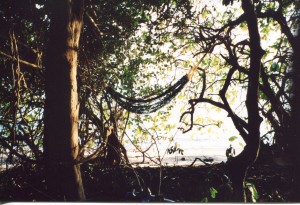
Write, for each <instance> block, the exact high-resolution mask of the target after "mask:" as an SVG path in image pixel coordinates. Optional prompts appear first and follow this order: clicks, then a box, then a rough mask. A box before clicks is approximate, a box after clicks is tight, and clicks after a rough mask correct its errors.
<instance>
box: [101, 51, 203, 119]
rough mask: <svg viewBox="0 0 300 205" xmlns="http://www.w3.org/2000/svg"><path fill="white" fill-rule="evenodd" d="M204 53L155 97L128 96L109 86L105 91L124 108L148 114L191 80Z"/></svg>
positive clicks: (161, 105)
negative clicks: (182, 74)
mask: <svg viewBox="0 0 300 205" xmlns="http://www.w3.org/2000/svg"><path fill="white" fill-rule="evenodd" d="M206 54H207V53H205V54H204V55H203V56H202V58H201V59H200V60H199V61H198V62H197V63H196V64H195V65H194V66H193V67H192V68H191V69H190V70H189V71H188V73H187V74H186V75H184V76H183V77H181V78H180V79H179V80H178V81H177V82H176V83H175V84H174V85H171V86H170V87H169V88H167V89H166V90H165V91H164V92H162V93H160V94H159V95H157V96H155V97H149V98H129V97H126V96H124V95H122V94H121V93H119V92H117V91H115V90H114V89H113V88H111V87H109V86H108V87H106V92H107V93H108V94H109V95H110V96H111V97H112V98H113V99H114V100H115V101H116V102H117V103H118V104H119V105H120V106H121V107H123V108H124V109H126V110H128V111H130V112H133V113H137V114H148V113H152V112H155V111H157V110H158V109H160V108H162V107H163V106H164V105H166V104H168V103H169V102H170V101H171V100H172V99H173V98H174V97H175V96H176V95H177V94H178V93H179V92H180V91H181V90H182V89H183V88H184V86H185V85H186V84H187V82H189V81H191V79H192V77H193V75H194V73H195V71H196V70H197V68H198V67H199V65H200V64H201V62H202V61H203V59H204V57H205V56H206Z"/></svg>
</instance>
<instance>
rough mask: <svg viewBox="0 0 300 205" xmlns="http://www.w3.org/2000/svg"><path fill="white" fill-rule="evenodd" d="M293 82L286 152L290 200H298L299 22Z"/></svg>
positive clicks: (299, 155)
mask: <svg viewBox="0 0 300 205" xmlns="http://www.w3.org/2000/svg"><path fill="white" fill-rule="evenodd" d="M292 77H293V84H292V104H291V110H292V113H291V130H290V133H291V134H290V135H291V136H290V139H289V150H288V152H289V153H288V154H289V155H290V157H291V160H292V161H293V163H294V166H293V175H294V182H293V186H292V187H293V194H292V198H291V201H294V202H299V201H300V195H299V193H300V126H299V125H300V24H299V28H298V34H297V37H296V46H295V49H294V65H293V72H292Z"/></svg>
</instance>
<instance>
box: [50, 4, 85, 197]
mask: <svg viewBox="0 0 300 205" xmlns="http://www.w3.org/2000/svg"><path fill="white" fill-rule="evenodd" d="M83 6H84V5H83V0H52V1H50V2H49V8H50V19H51V25H50V39H49V42H48V43H49V45H48V50H47V59H46V75H45V76H46V105H45V138H44V152H45V165H46V181H47V187H48V190H49V193H50V194H51V195H52V196H54V198H55V199H57V200H67V201H77V200H84V199H85V194H84V188H83V184H82V178H81V172H80V166H79V165H76V164H75V160H76V158H77V155H78V114H79V113H78V112H79V103H78V93H77V80H76V75H77V56H78V46H79V37H80V33H81V28H82V24H83Z"/></svg>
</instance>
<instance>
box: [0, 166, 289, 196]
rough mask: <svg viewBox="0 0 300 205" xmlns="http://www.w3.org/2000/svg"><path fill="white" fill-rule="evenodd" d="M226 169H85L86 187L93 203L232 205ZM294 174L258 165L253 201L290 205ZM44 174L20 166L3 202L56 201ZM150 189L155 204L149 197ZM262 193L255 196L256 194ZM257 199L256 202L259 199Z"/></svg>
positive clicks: (0, 180) (3, 191) (3, 180)
mask: <svg viewBox="0 0 300 205" xmlns="http://www.w3.org/2000/svg"><path fill="white" fill-rule="evenodd" d="M225 167H226V166H225V164H224V163H221V164H213V165H203V166H197V167H190V166H185V167H179V166H174V167H162V168H161V169H160V168H159V167H155V168H153V167H138V168H134V169H133V168H121V167H114V168H112V167H110V168H109V167H107V168H103V167H100V166H97V165H93V164H86V165H83V166H82V176H83V183H84V186H85V192H86V198H87V201H88V202H99V201H100V202H123V201H143V200H144V201H145V200H149V199H152V200H156V201H159V200H161V199H163V198H166V199H170V200H173V201H176V202H206V201H212V202H225V201H230V198H228V196H230V194H229V193H230V192H231V186H230V181H229V179H228V177H227V176H226V174H225V173H226V172H225ZM289 172H290V170H289V169H287V168H283V167H279V166H277V165H275V164H269V165H262V164H257V165H255V166H253V167H251V168H250V169H249V171H248V176H247V179H246V181H247V185H248V187H249V188H248V189H247V193H248V198H249V201H251V200H252V201H253V200H256V201H257V202H288V201H289V195H290V192H291V186H290V185H291V181H292V179H291V177H290V173H289ZM42 173H43V170H42V169H41V168H39V167H35V166H32V165H30V166H19V167H15V168H11V169H9V170H6V171H3V172H1V173H0V201H53V198H51V197H50V196H48V195H47V192H46V191H45V181H44V177H43V174H42ZM141 187H144V190H147V189H148V188H149V189H150V190H151V192H152V194H153V195H159V193H160V195H159V196H160V197H157V198H154V197H152V198H151V197H150V198H149V195H148V196H146V195H147V194H145V192H144V193H143V192H142V193H138V192H141ZM255 190H256V191H257V193H256V191H255ZM255 197H256V199H255Z"/></svg>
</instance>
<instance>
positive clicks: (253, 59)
mask: <svg viewBox="0 0 300 205" xmlns="http://www.w3.org/2000/svg"><path fill="white" fill-rule="evenodd" d="M242 9H243V11H244V14H245V16H246V22H247V26H248V31H249V37H250V69H249V74H248V77H249V82H248V90H247V98H246V107H247V112H248V135H247V137H246V138H245V139H244V140H245V142H246V146H245V148H244V150H243V151H242V153H241V154H240V155H239V156H237V157H235V158H233V159H232V161H231V162H230V163H229V173H230V175H231V180H232V183H233V188H234V196H233V200H234V201H244V202H246V201H247V199H246V195H245V191H244V183H245V178H246V175H247V171H248V168H249V167H250V166H251V165H252V164H253V163H254V162H255V161H256V159H257V156H258V153H259V147H260V131H259V128H260V124H261V121H262V118H261V117H260V116H259V108H258V88H259V76H260V70H261V58H262V56H263V54H264V51H263V49H262V48H261V45H260V34H259V31H258V24H257V17H256V14H255V10H254V5H253V3H252V2H251V0H242Z"/></svg>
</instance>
